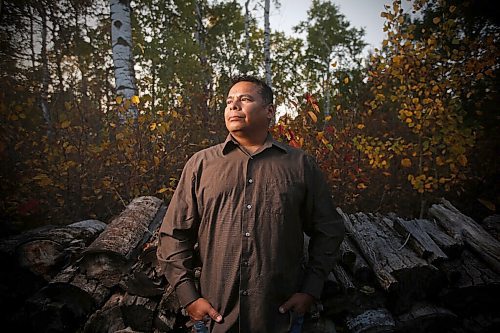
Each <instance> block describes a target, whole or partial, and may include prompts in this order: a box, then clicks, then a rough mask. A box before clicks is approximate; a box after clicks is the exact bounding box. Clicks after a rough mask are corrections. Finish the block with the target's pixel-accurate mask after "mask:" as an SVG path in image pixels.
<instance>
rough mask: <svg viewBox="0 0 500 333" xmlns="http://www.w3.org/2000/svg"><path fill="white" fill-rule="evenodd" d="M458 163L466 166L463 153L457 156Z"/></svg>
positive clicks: (465, 158)
mask: <svg viewBox="0 0 500 333" xmlns="http://www.w3.org/2000/svg"><path fill="white" fill-rule="evenodd" d="M458 163H459V164H460V165H461V166H466V165H467V157H465V155H460V156H458Z"/></svg>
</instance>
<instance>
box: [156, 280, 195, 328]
mask: <svg viewBox="0 0 500 333" xmlns="http://www.w3.org/2000/svg"><path fill="white" fill-rule="evenodd" d="M187 321H188V317H187V316H184V315H183V314H182V310H181V305H180V303H179V299H178V298H177V295H176V293H175V291H174V288H173V287H172V286H170V285H168V286H167V288H166V290H165V293H164V294H163V295H162V298H161V301H160V304H159V305H158V309H157V313H156V317H155V320H154V327H155V328H156V329H157V330H158V331H160V332H169V331H172V330H174V329H176V328H181V327H182V328H185V325H186V323H187Z"/></svg>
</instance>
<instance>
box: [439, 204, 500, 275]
mask: <svg viewBox="0 0 500 333" xmlns="http://www.w3.org/2000/svg"><path fill="white" fill-rule="evenodd" d="M441 202H442V203H441V204H434V205H432V206H431V208H429V213H430V214H431V215H433V216H434V217H436V218H437V220H438V222H439V223H440V225H441V227H442V228H443V229H445V230H446V231H447V232H448V233H450V234H451V235H452V236H453V237H454V238H457V239H462V240H463V241H464V242H465V243H466V244H467V245H469V246H470V247H471V248H472V249H473V250H474V252H475V253H476V254H477V255H479V256H480V257H481V258H483V259H484V260H485V261H486V262H487V263H488V264H489V265H490V266H491V268H492V269H494V270H495V271H496V272H497V273H499V274H500V242H498V241H497V240H496V239H495V238H493V236H491V235H490V234H489V233H488V232H487V231H486V230H484V229H483V228H482V227H481V226H480V225H479V224H478V223H476V222H475V221H474V220H473V219H471V218H470V217H468V216H466V215H464V214H462V213H460V211H459V210H458V209H456V208H455V207H454V206H453V205H452V204H451V203H450V202H449V201H447V200H445V199H441Z"/></svg>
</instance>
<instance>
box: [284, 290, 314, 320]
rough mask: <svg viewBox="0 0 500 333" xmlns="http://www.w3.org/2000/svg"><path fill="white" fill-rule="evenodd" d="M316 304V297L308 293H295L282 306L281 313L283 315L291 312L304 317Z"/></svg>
mask: <svg viewBox="0 0 500 333" xmlns="http://www.w3.org/2000/svg"><path fill="white" fill-rule="evenodd" d="M313 303H314V297H312V296H311V295H309V294H306V293H295V294H293V295H292V297H290V298H289V299H288V301H286V302H285V303H284V304H283V305H281V306H280V308H279V311H280V312H281V313H286V312H287V311H289V310H292V311H293V312H296V313H298V314H299V315H301V316H302V315H304V314H305V313H306V312H307V311H309V308H310V307H311V305H312V304H313Z"/></svg>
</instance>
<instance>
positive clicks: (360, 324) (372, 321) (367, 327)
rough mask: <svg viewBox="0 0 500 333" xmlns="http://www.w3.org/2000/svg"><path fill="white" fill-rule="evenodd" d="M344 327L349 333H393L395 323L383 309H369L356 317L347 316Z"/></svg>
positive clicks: (390, 315)
mask: <svg viewBox="0 0 500 333" xmlns="http://www.w3.org/2000/svg"><path fill="white" fill-rule="evenodd" d="M346 326H347V328H348V329H349V332H351V333H366V332H370V333H379V332H393V331H394V330H395V328H396V322H395V321H394V318H393V317H392V314H391V313H390V312H389V311H388V310H387V309H385V308H380V309H370V310H366V311H364V312H363V313H361V314H359V315H357V316H353V317H351V316H349V317H347V320H346Z"/></svg>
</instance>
